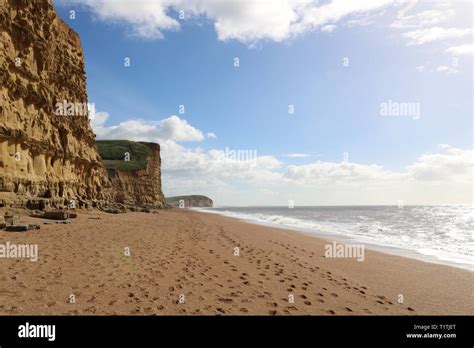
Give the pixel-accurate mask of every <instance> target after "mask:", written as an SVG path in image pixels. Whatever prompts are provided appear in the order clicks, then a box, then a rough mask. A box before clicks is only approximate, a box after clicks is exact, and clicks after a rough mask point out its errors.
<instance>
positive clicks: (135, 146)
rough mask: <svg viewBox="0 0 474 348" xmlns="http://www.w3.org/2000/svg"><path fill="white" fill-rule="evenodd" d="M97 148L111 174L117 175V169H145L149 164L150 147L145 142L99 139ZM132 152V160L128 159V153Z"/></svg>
mask: <svg viewBox="0 0 474 348" xmlns="http://www.w3.org/2000/svg"><path fill="white" fill-rule="evenodd" d="M97 148H98V150H99V155H100V157H101V158H102V161H103V162H104V165H105V168H106V169H107V172H108V173H109V175H111V176H113V175H115V171H117V170H120V171H131V170H144V169H146V166H147V158H148V156H149V155H150V152H151V150H150V148H149V147H148V146H146V145H145V144H143V143H137V142H134V141H128V140H98V141H97ZM127 153H128V154H130V160H129V161H126V160H125V158H126V154H127Z"/></svg>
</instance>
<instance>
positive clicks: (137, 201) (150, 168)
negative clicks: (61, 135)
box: [97, 140, 165, 207]
mask: <svg viewBox="0 0 474 348" xmlns="http://www.w3.org/2000/svg"><path fill="white" fill-rule="evenodd" d="M97 146H98V149H99V154H100V156H101V158H102V160H103V162H104V164H105V167H106V168H107V172H108V175H109V178H110V181H111V184H112V191H113V200H114V202H117V203H122V204H125V205H142V206H154V207H164V206H165V198H164V196H163V193H162V191H161V158H160V145H158V144H155V143H144V142H133V141H127V140H100V141H97Z"/></svg>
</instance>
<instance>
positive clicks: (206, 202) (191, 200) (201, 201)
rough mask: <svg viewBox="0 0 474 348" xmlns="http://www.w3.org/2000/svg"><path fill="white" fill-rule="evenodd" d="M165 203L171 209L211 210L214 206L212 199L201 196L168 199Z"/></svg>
mask: <svg viewBox="0 0 474 348" xmlns="http://www.w3.org/2000/svg"><path fill="white" fill-rule="evenodd" d="M166 203H167V204H169V205H171V206H173V207H180V208H193V207H201V208H212V206H213V205H214V202H213V201H212V199H210V198H209V197H206V196H201V195H191V196H175V197H168V198H166ZM180 203H181V204H180Z"/></svg>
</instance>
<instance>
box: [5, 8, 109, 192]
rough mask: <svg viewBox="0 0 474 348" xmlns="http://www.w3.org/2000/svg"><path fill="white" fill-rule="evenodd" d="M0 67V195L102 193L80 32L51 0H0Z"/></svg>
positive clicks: (101, 168)
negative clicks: (61, 108)
mask: <svg viewBox="0 0 474 348" xmlns="http://www.w3.org/2000/svg"><path fill="white" fill-rule="evenodd" d="M0 71H1V75H0V156H1V157H0V200H1V199H6V200H8V199H13V198H18V197H20V198H29V197H46V198H53V199H54V198H69V199H78V200H83V201H90V200H104V199H109V198H110V194H111V193H110V190H109V187H110V183H109V180H108V178H107V173H106V170H105V168H104V166H103V164H102V163H101V161H100V157H99V155H98V152H97V147H96V144H95V135H94V134H93V132H92V130H91V128H90V125H89V120H88V114H87V110H85V112H84V105H86V104H87V102H88V100H87V94H86V75H85V67H84V58H83V52H82V47H81V43H80V39H79V37H78V35H77V34H76V33H75V32H74V31H73V30H72V29H71V28H69V27H68V26H67V25H66V24H65V23H64V22H62V20H61V19H60V18H59V17H58V16H57V14H56V12H55V10H54V8H53V6H52V4H51V0H28V1H26V0H0ZM64 101H66V102H67V103H68V105H73V106H74V107H73V109H69V110H68V111H69V112H68V111H67V110H64V111H63V112H62V113H61V112H59V113H58V110H59V109H58V104H57V103H63V102H64ZM81 108H82V109H81ZM71 110H72V111H71Z"/></svg>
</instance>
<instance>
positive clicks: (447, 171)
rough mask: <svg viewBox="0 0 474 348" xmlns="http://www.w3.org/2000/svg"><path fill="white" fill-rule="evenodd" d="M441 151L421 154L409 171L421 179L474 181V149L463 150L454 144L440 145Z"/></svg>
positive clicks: (411, 174)
mask: <svg viewBox="0 0 474 348" xmlns="http://www.w3.org/2000/svg"><path fill="white" fill-rule="evenodd" d="M439 149H440V150H441V153H435V154H428V155H423V156H421V157H420V158H419V159H418V160H417V161H416V162H415V163H413V164H412V165H410V166H408V168H407V173H408V174H409V176H410V177H411V178H413V179H416V180H420V181H438V182H443V181H453V180H455V181H458V182H465V183H471V184H472V181H473V169H474V151H473V150H462V149H457V148H454V147H452V146H449V145H446V144H441V145H439Z"/></svg>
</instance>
